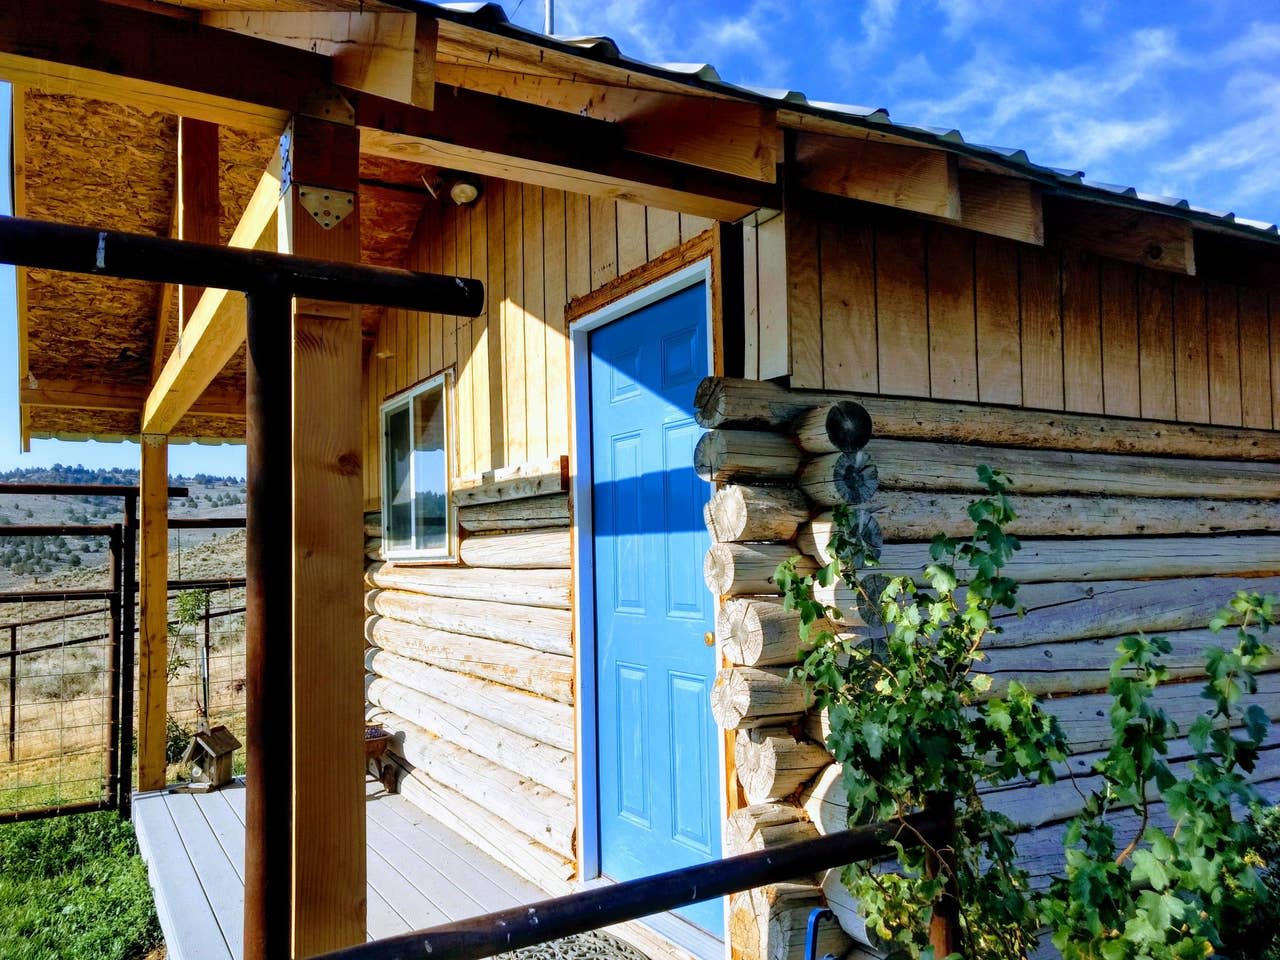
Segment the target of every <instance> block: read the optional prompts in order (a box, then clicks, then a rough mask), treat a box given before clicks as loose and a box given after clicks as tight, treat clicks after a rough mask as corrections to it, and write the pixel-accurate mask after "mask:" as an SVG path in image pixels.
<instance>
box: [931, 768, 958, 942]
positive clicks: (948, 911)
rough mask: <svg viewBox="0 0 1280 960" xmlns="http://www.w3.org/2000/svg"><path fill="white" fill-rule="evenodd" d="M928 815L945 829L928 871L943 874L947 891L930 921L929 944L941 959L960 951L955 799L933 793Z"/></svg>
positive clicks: (934, 874) (936, 905) (935, 844)
mask: <svg viewBox="0 0 1280 960" xmlns="http://www.w3.org/2000/svg"><path fill="white" fill-rule="evenodd" d="M925 814H926V815H927V816H929V817H934V818H937V822H938V823H939V824H940V825H941V827H942V829H941V830H940V831H939V836H937V837H934V838H932V842H933V844H934V847H935V849H936V850H937V853H936V854H930V855H929V857H928V863H927V869H928V871H929V875H930V876H931V877H936V876H937V875H938V874H939V872H941V873H942V874H943V892H942V896H941V897H940V898H939V899H938V902H937V903H935V904H934V905H933V916H932V917H930V919H929V944H930V946H932V947H933V955H934V956H935V957H937V958H938V960H943V958H944V957H949V956H951V954H953V953H958V952H959V950H960V903H959V901H958V900H957V899H956V884H955V872H956V857H955V849H954V844H955V835H956V807H955V800H954V799H953V798H952V797H951V796H949V795H948V794H945V793H931V794H929V796H928V797H927V798H926V800H925Z"/></svg>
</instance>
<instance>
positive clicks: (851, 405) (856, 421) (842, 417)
mask: <svg viewBox="0 0 1280 960" xmlns="http://www.w3.org/2000/svg"><path fill="white" fill-rule="evenodd" d="M827 436H828V437H829V438H830V439H831V443H832V445H833V446H834V447H835V448H836V449H837V450H843V451H845V452H846V453H852V452H854V451H856V450H861V449H862V448H863V447H865V446H866V445H867V443H868V442H869V441H870V440H871V415H870V414H869V413H867V410H866V408H865V407H864V406H863V405H862V404H860V403H855V402H854V401H852V400H841V401H839V402H838V403H833V404H832V405H831V406H830V408H828V410H827Z"/></svg>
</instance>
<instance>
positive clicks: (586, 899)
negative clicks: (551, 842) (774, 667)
mask: <svg viewBox="0 0 1280 960" xmlns="http://www.w3.org/2000/svg"><path fill="white" fill-rule="evenodd" d="M947 826H948V824H947V820H946V818H945V817H942V816H939V815H938V814H937V813H935V812H925V813H915V814H911V815H909V816H907V817H906V818H905V819H903V820H901V821H890V822H886V823H877V824H871V825H870V826H865V827H854V828H853V829H851V830H846V831H843V832H841V833H833V834H828V835H827V836H824V837H815V838H814V839H812V840H801V841H799V842H798V843H790V844H786V845H784V846H779V847H771V848H770V849H768V850H761V851H759V852H757V853H747V854H743V855H742V856H737V857H728V858H726V859H724V860H712V861H711V862H709V863H700V864H698V865H696V866H692V867H684V868H683V869H680V870H672V871H670V872H668V873H659V874H656V875H655V876H652V877H641V878H640V879H638V880H627V881H624V882H622V883H615V884H610V885H609V886H605V887H598V888H596V889H593V890H586V891H583V892H581V893H573V894H570V895H568V896H565V897H555V898H554V899H551V900H542V901H539V902H538V903H532V904H528V905H526V906H522V907H512V908H511V909H509V910H500V911H498V912H497V913H489V914H485V915H484V916H480V917H473V918H471V919H469V920H459V921H457V922H456V923H447V924H443V925H441V926H438V927H432V928H431V929H429V930H419V931H416V932H414V933H403V934H399V935H397V936H394V937H388V938H386V939H385V940H375V941H373V942H372V943H366V944H362V945H360V946H356V947H347V948H346V949H343V950H335V951H334V952H332V953H326V954H323V955H322V956H321V957H319V958H316V960H410V958H413V960H420V958H422V957H430V958H431V960H477V958H480V957H489V956H493V955H494V954H496V953H505V952H507V951H509V950H518V949H520V948H521V947H528V946H533V945H534V944H538V943H547V942H549V941H551V940H559V939H561V938H562V937H569V936H573V935H574V934H577V933H585V932H587V931H588V930H598V929H599V928H601V927H607V926H611V925H612V924H615V923H625V922H626V921H628V920H635V919H638V918H640V917H646V916H649V915H650V914H654V913H662V912H664V911H667V910H674V909H677V908H679V907H686V906H688V905H689V904H691V903H700V902H702V901H703V900H713V899H715V898H716V897H723V896H727V895H728V894H731V893H737V892H739V891H741V890H749V889H751V888H752V887H759V886H764V885H766V884H770V883H779V882H781V881H784V880H790V879H792V878H794V877H798V876H803V875H805V874H811V873H814V872H815V871H818V870H827V869H830V868H832V867H840V866H844V865H845V864H849V863H855V862H860V861H865V860H881V859H884V858H886V857H889V856H892V855H893V854H894V852H895V851H894V848H893V847H892V846H890V843H891V841H895V840H896V841H897V842H899V843H901V844H902V845H903V846H906V847H910V846H915V845H917V844H919V843H921V842H922V841H928V842H929V843H931V844H935V845H936V844H939V843H944V842H949V840H948V839H946V838H947V834H946V830H947Z"/></svg>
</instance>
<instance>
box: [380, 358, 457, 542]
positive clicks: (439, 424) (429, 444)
mask: <svg viewBox="0 0 1280 960" xmlns="http://www.w3.org/2000/svg"><path fill="white" fill-rule="evenodd" d="M447 382H448V381H446V379H445V377H444V376H443V375H442V376H440V377H437V378H436V379H435V380H433V381H430V382H428V383H426V384H424V385H423V386H421V387H419V388H418V389H417V390H416V391H415V392H413V393H411V394H410V395H409V396H408V397H402V398H397V399H396V400H394V401H392V403H390V404H388V405H387V406H385V407H383V409H382V430H383V454H382V456H383V467H382V470H383V478H384V479H383V482H384V484H385V486H386V489H385V490H383V513H384V519H383V525H384V527H385V531H384V534H383V550H384V552H385V553H386V554H387V555H388V556H393V557H395V556H399V557H447V556H449V555H450V548H451V546H452V536H451V533H452V531H451V530H450V522H449V432H448V431H449V426H448V421H447V418H446V416H445V414H446V403H445V399H446V398H445V387H446V384H447Z"/></svg>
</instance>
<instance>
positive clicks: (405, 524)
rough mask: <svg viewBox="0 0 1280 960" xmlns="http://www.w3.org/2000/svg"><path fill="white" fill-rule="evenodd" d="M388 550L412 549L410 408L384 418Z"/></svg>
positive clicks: (398, 410)
mask: <svg viewBox="0 0 1280 960" xmlns="http://www.w3.org/2000/svg"><path fill="white" fill-rule="evenodd" d="M385 433H386V458H387V463H386V477H387V490H386V494H385V495H386V498H387V507H386V510H387V547H388V548H390V549H392V550H403V549H406V548H408V547H412V546H413V475H412V473H411V472H410V469H409V466H410V462H409V406H408V404H406V405H405V406H403V407H400V408H399V409H397V410H392V411H389V412H388V413H387V415H386V430H385Z"/></svg>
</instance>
